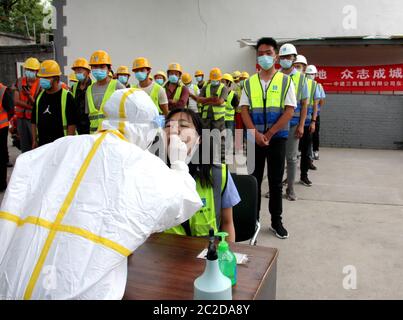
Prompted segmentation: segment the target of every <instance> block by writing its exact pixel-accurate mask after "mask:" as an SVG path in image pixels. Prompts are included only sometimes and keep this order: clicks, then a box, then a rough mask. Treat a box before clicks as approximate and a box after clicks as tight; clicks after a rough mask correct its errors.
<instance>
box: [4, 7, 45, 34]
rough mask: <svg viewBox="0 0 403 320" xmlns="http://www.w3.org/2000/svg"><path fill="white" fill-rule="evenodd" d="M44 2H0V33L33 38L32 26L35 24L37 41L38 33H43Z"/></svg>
mask: <svg viewBox="0 0 403 320" xmlns="http://www.w3.org/2000/svg"><path fill="white" fill-rule="evenodd" d="M45 2H46V1H41V0H0V32H11V33H16V34H19V35H23V36H28V35H30V36H31V37H33V36H34V26H33V25H34V24H35V29H36V30H35V31H36V38H37V40H39V37H40V33H43V32H45V30H44V28H43V19H44V17H45V14H44V13H43V11H44V10H43V8H44V4H45ZM47 2H49V1H47ZM25 16H26V21H27V23H28V30H27V24H26V22H25Z"/></svg>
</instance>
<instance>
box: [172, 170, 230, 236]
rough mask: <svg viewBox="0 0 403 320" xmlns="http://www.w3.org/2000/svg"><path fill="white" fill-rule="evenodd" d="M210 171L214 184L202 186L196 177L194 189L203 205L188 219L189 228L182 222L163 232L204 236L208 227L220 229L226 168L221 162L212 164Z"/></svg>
mask: <svg viewBox="0 0 403 320" xmlns="http://www.w3.org/2000/svg"><path fill="white" fill-rule="evenodd" d="M211 171H212V172H211V174H212V177H213V184H214V186H208V187H202V185H201V184H200V181H199V179H196V190H197V193H198V194H199V196H200V199H201V200H202V202H203V207H202V208H201V209H200V210H199V211H197V212H196V213H195V214H194V215H193V216H192V217H191V218H190V219H189V220H188V222H189V224H188V226H189V229H190V230H189V229H188V230H187V227H186V225H187V223H183V224H181V225H179V226H176V227H173V228H171V229H168V230H167V231H165V233H170V234H178V235H182V236H186V235H188V236H193V237H204V236H208V234H209V230H210V228H214V233H217V232H218V231H219V230H220V227H221V197H222V195H223V193H224V191H225V188H226V187H227V181H228V169H227V166H226V165H224V164H223V165H219V166H213V168H212V170H211ZM186 230H187V231H186ZM189 231H190V234H189Z"/></svg>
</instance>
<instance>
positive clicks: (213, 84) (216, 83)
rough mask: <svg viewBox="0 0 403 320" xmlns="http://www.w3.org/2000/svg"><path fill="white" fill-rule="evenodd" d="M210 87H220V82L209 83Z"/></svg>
mask: <svg viewBox="0 0 403 320" xmlns="http://www.w3.org/2000/svg"><path fill="white" fill-rule="evenodd" d="M211 85H212V86H213V87H215V86H218V85H220V81H218V80H217V81H211Z"/></svg>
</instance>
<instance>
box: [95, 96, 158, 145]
mask: <svg viewBox="0 0 403 320" xmlns="http://www.w3.org/2000/svg"><path fill="white" fill-rule="evenodd" d="M122 106H123V108H122ZM104 111H105V119H104V121H102V129H103V130H119V131H120V132H121V133H122V134H123V135H124V136H125V137H126V138H127V139H128V140H129V142H131V143H133V144H135V145H136V146H138V147H140V148H141V149H143V150H145V149H147V148H148V147H149V146H150V145H151V143H152V142H153V141H154V139H155V136H156V134H157V132H158V121H159V120H158V119H159V114H158V110H157V107H156V106H155V104H154V102H153V101H152V100H151V98H150V96H149V95H148V94H147V93H146V92H145V91H143V90H140V89H135V88H132V89H123V90H117V91H115V92H114V93H113V94H112V96H111V97H110V99H109V100H108V102H107V103H106V104H105V108H104Z"/></svg>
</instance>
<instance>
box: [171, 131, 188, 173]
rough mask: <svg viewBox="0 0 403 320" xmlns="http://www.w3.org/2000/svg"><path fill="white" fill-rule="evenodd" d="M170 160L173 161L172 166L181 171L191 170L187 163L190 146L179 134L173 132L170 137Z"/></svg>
mask: <svg viewBox="0 0 403 320" xmlns="http://www.w3.org/2000/svg"><path fill="white" fill-rule="evenodd" d="M168 152H169V153H168V155H169V160H170V161H171V168H172V169H174V170H180V171H189V168H188V166H187V164H186V163H185V160H186V157H187V153H188V148H187V147H186V144H185V143H184V142H183V141H182V140H181V138H179V136H178V135H176V134H173V135H171V137H170V143H169V150H168Z"/></svg>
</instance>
